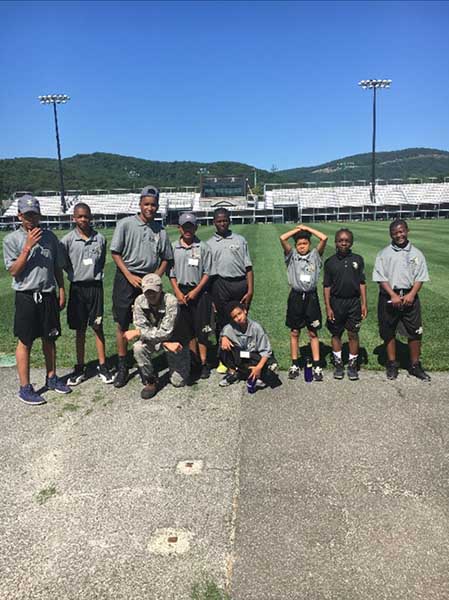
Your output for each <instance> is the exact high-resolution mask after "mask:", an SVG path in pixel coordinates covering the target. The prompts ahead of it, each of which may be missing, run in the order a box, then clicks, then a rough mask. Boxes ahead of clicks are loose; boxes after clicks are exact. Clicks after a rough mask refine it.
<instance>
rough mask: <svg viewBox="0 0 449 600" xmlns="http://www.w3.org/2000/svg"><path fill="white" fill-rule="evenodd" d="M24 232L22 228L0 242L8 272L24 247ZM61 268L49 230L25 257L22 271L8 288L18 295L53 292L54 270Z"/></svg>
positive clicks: (57, 244) (59, 253) (61, 257)
mask: <svg viewBox="0 0 449 600" xmlns="http://www.w3.org/2000/svg"><path fill="white" fill-rule="evenodd" d="M26 240H27V232H26V231H25V229H24V228H23V227H20V228H19V229H16V231H13V232H12V233H9V234H8V235H7V236H6V237H5V239H4V240H3V258H4V261H5V266H6V268H7V269H8V270H9V269H10V268H11V266H12V265H13V264H14V262H15V261H16V260H17V259H18V258H19V256H20V253H21V252H22V250H23V247H24V246H25V242H26ZM63 266H64V253H63V251H62V248H61V244H60V242H59V240H58V238H57V237H56V236H55V234H54V233H52V232H51V231H50V230H49V229H42V237H41V239H40V240H39V242H38V243H37V244H36V245H35V246H33V247H32V249H31V251H30V253H29V254H28V258H27V262H26V265H25V268H24V269H23V270H22V272H21V273H19V274H18V275H16V277H14V278H13V281H12V287H13V289H14V290H17V291H18V292H53V291H54V290H55V289H56V280H55V268H61V269H62V267H63Z"/></svg>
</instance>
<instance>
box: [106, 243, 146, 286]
mask: <svg viewBox="0 0 449 600" xmlns="http://www.w3.org/2000/svg"><path fill="white" fill-rule="evenodd" d="M112 260H113V261H114V262H115V264H116V265H117V268H118V269H120V271H121V272H122V273H123V275H124V276H125V277H126V279H127V280H128V282H129V283H130V284H131V285H132V286H133V287H135V288H139V287H140V285H141V283H142V277H139V276H138V275H133V274H132V273H131V271H129V270H128V268H127V267H126V265H125V263H124V262H123V258H122V257H121V255H120V254H117V253H116V252H112Z"/></svg>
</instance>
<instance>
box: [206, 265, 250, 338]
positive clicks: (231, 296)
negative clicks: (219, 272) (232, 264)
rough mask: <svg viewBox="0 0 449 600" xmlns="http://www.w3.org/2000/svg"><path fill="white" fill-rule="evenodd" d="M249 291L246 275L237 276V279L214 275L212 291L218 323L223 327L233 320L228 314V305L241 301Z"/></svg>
mask: <svg viewBox="0 0 449 600" xmlns="http://www.w3.org/2000/svg"><path fill="white" fill-rule="evenodd" d="M247 291H248V284H247V281H246V277H237V278H235V279H226V278H224V277H218V276H217V277H214V279H213V281H212V283H211V288H210V293H211V296H212V300H213V301H214V304H215V310H216V311H217V325H218V327H219V328H220V329H222V328H223V327H224V326H225V325H227V324H228V323H230V322H231V317H230V316H229V314H228V305H229V303H230V302H240V300H241V299H242V298H243V296H244V295H245V294H246V293H247Z"/></svg>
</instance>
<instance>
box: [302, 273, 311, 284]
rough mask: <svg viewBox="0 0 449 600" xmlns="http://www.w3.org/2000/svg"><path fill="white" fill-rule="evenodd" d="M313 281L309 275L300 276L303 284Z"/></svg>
mask: <svg viewBox="0 0 449 600" xmlns="http://www.w3.org/2000/svg"><path fill="white" fill-rule="evenodd" d="M311 279H312V278H311V276H310V275H309V274H308V273H301V275H300V276H299V281H302V282H303V283H310V280H311Z"/></svg>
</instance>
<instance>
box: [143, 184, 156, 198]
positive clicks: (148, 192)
mask: <svg viewBox="0 0 449 600" xmlns="http://www.w3.org/2000/svg"><path fill="white" fill-rule="evenodd" d="M145 196H152V197H153V198H156V200H159V190H158V189H157V188H156V187H154V185H147V186H145V187H144V188H143V189H142V191H141V192H140V197H141V198H144V197H145Z"/></svg>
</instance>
